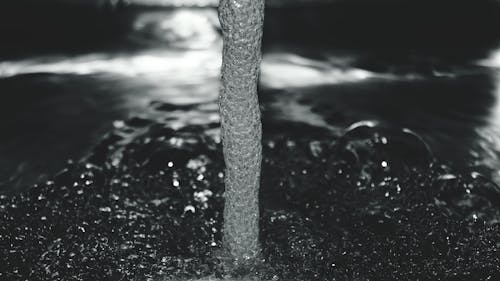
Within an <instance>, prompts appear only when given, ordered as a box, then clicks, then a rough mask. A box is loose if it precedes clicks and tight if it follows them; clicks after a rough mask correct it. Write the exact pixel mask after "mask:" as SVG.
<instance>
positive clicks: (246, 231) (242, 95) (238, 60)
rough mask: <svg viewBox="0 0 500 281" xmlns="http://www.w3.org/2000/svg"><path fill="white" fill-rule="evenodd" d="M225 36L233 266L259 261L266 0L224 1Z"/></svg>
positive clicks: (227, 231) (226, 241)
mask: <svg viewBox="0 0 500 281" xmlns="http://www.w3.org/2000/svg"><path fill="white" fill-rule="evenodd" d="M219 20H220V23H221V28H222V35H223V42H224V43H223V59H222V71H221V72H222V78H221V82H222V86H221V91H220V96H219V106H220V115H221V134H222V143H223V153H224V161H225V164H226V175H225V195H224V196H225V206H224V226H223V245H224V248H225V250H226V251H227V252H228V254H229V255H230V258H231V259H232V260H233V261H232V262H234V263H236V264H239V263H245V262H246V261H248V260H252V259H254V258H256V257H257V256H258V255H259V253H260V245H259V239H258V237H259V200H258V196H259V184H260V169H261V161H262V144H261V139H262V125H261V119H260V109H259V102H258V98H257V83H258V77H259V69H260V61H261V57H262V54H261V42H262V30H263V24H264V0H220V3H219Z"/></svg>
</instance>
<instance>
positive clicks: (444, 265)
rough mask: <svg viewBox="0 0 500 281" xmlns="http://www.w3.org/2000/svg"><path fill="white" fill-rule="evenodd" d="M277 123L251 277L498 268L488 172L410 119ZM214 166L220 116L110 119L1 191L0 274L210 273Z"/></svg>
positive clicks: (462, 276) (499, 235)
mask: <svg viewBox="0 0 500 281" xmlns="http://www.w3.org/2000/svg"><path fill="white" fill-rule="evenodd" d="M158 106H160V107H162V105H161V104H159V105H158ZM168 106H169V105H165V107H168ZM300 126H301V125H300V124H294V125H293V126H292V127H294V128H295V129H296V130H297V131H300V130H299V128H297V127H300ZM302 129H303V130H305V131H310V130H311V128H307V127H305V125H303V128H302ZM264 132H266V130H264ZM285 132H286V130H283V132H282V131H280V130H277V131H276V132H274V133H269V131H268V133H265V135H264V161H263V171H262V175H263V177H262V184H261V194H260V196H261V222H260V225H261V244H262V258H263V260H264V264H265V265H266V270H265V273H264V274H262V275H261V276H260V278H261V279H262V280H449V281H451V280H461V281H463V280H474V281H477V280H498V279H499V278H500V253H499V251H500V224H499V222H500V188H499V187H498V186H497V185H496V184H494V183H493V182H492V181H490V180H489V179H488V178H487V177H485V176H482V175H481V174H480V173H478V172H475V171H473V170H466V169H464V168H457V167H454V166H453V165H451V164H448V163H443V162H439V161H438V160H436V159H435V158H434V156H433V155H432V152H431V150H430V149H429V147H428V146H427V145H426V144H425V143H424V142H423V141H422V139H421V138H420V137H419V135H418V134H416V133H414V132H413V131H411V130H408V129H403V130H402V129H396V128H392V127H388V126H384V125H383V124H379V123H376V122H361V123H357V124H354V125H352V126H351V127H350V128H348V129H346V130H345V132H344V133H343V134H342V135H341V136H340V137H333V136H331V135H328V134H327V133H322V132H320V131H317V132H316V133H315V134H311V135H303V136H301V137H300V136H293V137H290V135H287V134H286V133H285ZM223 178H224V167H223V160H222V151H221V144H220V139H219V137H218V124H217V123H208V124H205V125H191V126H184V127H181V128H177V129H176V130H174V129H172V127H171V126H169V124H168V123H164V122H160V121H154V120H148V119H144V118H132V119H129V120H128V121H125V122H123V123H120V124H119V125H117V126H115V129H114V130H112V131H111V132H109V133H108V134H106V136H105V137H103V139H102V140H101V142H100V144H99V145H97V146H96V147H95V148H94V149H93V151H92V152H91V153H90V154H89V155H88V156H87V157H86V158H85V159H83V160H81V161H80V162H69V163H68V164H67V167H66V168H65V169H64V170H63V171H62V172H61V173H59V174H57V175H55V176H54V177H53V178H52V179H51V180H49V181H47V182H43V183H40V184H38V185H37V186H35V187H33V188H31V189H30V190H29V191H27V192H24V193H21V194H15V195H3V196H1V197H0V279H2V280H170V279H169V278H173V277H175V278H177V279H180V280H183V279H186V280H187V279H190V278H193V279H197V278H203V277H206V276H215V277H220V276H221V274H222V271H221V266H220V262H219V260H218V258H217V253H218V251H219V249H220V246H221V245H220V244H221V226H222V209H223Z"/></svg>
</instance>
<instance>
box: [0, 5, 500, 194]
mask: <svg viewBox="0 0 500 281" xmlns="http://www.w3.org/2000/svg"><path fill="white" fill-rule="evenodd" d="M267 4H268V5H267V9H266V19H265V31H264V34H265V35H264V46H263V49H264V59H263V64H262V73H261V84H260V100H261V104H262V109H263V112H264V118H263V121H264V134H265V135H266V134H276V133H282V134H285V135H286V136H288V137H289V138H294V136H300V135H304V134H315V133H317V132H326V133H327V134H331V135H332V138H334V137H335V136H338V135H339V134H341V132H342V130H343V129H344V128H346V127H347V126H349V125H350V124H352V123H354V122H358V121H361V120H376V121H379V122H382V123H384V124H386V126H389V127H395V128H402V127H407V128H410V129H412V130H414V131H415V132H417V133H418V134H420V135H421V136H422V137H423V138H424V139H425V140H426V142H427V143H428V144H429V145H430V146H431V148H432V150H433V151H434V153H435V155H436V156H437V157H438V158H440V159H442V160H444V161H450V162H452V163H454V164H455V165H458V166H463V167H473V168H474V169H477V170H480V171H482V172H483V173H486V174H487V175H488V176H491V178H493V179H494V180H495V181H496V182H497V183H500V172H499V171H500V169H499V168H500V160H499V157H500V103H499V101H498V95H499V94H500V69H499V67H500V29H499V28H498V27H500V4H499V2H498V1H493V0H491V1H490V0H470V1H466V0H464V1H459V0H454V1H451V0H432V1H431V0H419V1H416V0H314V1H313V0H309V1H306V0H269V1H268V2H267ZM216 5H217V1H215V0H93V1H91V0H3V1H1V2H0V95H1V97H2V100H1V102H0V192H19V191H23V190H26V189H27V188H29V186H30V185H32V184H34V183H36V182H39V181H43V180H46V179H48V178H49V177H50V176H51V175H53V174H55V173H57V172H58V171H59V170H61V169H62V168H63V167H64V166H65V165H66V163H67V161H68V159H73V160H75V161H78V160H79V159H81V158H82V157H84V156H85V155H86V154H87V153H88V152H89V151H90V149H91V148H92V147H93V146H94V145H96V143H98V141H99V140H100V139H101V137H102V136H103V135H104V134H105V133H106V132H108V131H109V130H110V129H112V128H113V127H120V126H123V120H127V119H129V118H131V117H135V118H136V120H139V121H140V120H143V121H144V120H148V119H155V120H162V122H167V123H169V124H170V125H171V126H172V127H174V128H178V127H183V126H186V125H190V124H209V123H210V124H212V123H213V124H215V123H217V122H218V114H217V105H216V98H217V95H218V89H219V69H220V64H221V48H222V39H221V34H220V29H219V24H218V18H217V11H216ZM139 121H138V122H139Z"/></svg>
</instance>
